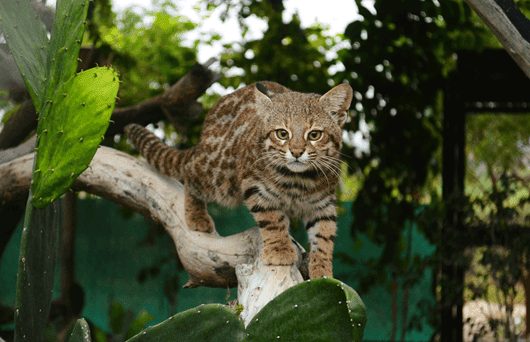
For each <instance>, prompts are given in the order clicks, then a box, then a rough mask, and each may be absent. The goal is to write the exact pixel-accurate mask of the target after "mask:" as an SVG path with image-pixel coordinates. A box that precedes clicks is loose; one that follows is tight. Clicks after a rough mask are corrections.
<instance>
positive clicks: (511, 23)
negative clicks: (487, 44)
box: [465, 0, 530, 78]
mask: <svg viewBox="0 0 530 342" xmlns="http://www.w3.org/2000/svg"><path fill="white" fill-rule="evenodd" d="M465 1H466V2H467V4H468V5H469V7H471V8H472V9H473V10H474V11H475V12H476V13H477V15H478V16H479V17H480V18H481V19H482V21H483V22H484V24H486V26H487V27H488V28H489V29H490V30H491V32H493V34H494V35H495V36H496V37H497V39H498V40H499V42H500V43H501V44H502V46H503V47H504V49H505V50H506V51H507V52H508V53H509V54H510V56H511V57H512V58H513V60H514V61H515V62H516V63H517V65H519V67H520V68H521V69H522V70H523V72H524V73H525V74H526V76H527V77H529V78H530V42H529V41H528V39H529V37H530V21H529V20H528V19H527V18H526V17H525V16H524V15H523V14H522V13H521V11H520V10H519V9H518V8H517V7H516V6H515V3H514V2H513V1H512V0H503V1H498V0H497V1H495V0H465Z"/></svg>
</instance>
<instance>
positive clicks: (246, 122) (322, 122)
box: [125, 81, 353, 278]
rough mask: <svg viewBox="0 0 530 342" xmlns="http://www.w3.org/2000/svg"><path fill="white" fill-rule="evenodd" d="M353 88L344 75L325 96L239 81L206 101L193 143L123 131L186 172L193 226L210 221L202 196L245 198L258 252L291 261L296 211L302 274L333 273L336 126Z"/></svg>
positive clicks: (153, 158) (169, 169)
mask: <svg viewBox="0 0 530 342" xmlns="http://www.w3.org/2000/svg"><path fill="white" fill-rule="evenodd" d="M352 95H353V92H352V89H351V87H350V86H349V85H347V84H341V85H338V86H336V87H334V88H333V89H331V90H330V91H328V92H327V93H326V94H325V95H323V96H321V95H317V94H304V93H300V92H295V91H291V90H289V89H287V88H285V87H283V86H282V85H280V84H277V83H274V82H267V81H263V82H259V83H256V84H252V85H249V86H246V87H244V88H241V89H239V90H237V91H235V92H234V93H232V94H229V95H226V96H224V97H222V98H221V99H220V100H219V101H218V102H217V103H216V104H215V105H214V106H213V107H212V108H211V109H210V111H209V112H208V114H207V116H206V119H205V121H204V124H203V129H202V133H201V136H200V140H199V143H198V144H197V145H196V146H194V147H192V148H190V149H188V150H185V151H179V150H177V149H174V148H171V147H169V146H167V145H165V144H164V143H163V142H162V141H161V140H160V139H159V138H157V137H156V136H155V135H154V134H153V133H151V132H150V131H148V130H147V129H145V128H143V127H142V126H139V125H136V124H130V125H128V126H126V127H125V132H126V134H127V137H128V138H129V139H130V140H131V141H132V143H133V144H134V146H135V147H136V149H137V150H138V151H139V152H140V153H141V154H142V156H144V157H145V159H147V161H148V162H149V163H150V164H151V165H152V166H153V167H154V168H155V169H156V170H158V171H159V172H161V173H164V174H166V175H168V176H171V177H175V178H177V179H179V180H182V181H183V183H184V186H185V212H186V222H187V224H188V226H189V227H190V228H191V229H193V230H198V231H202V232H209V233H212V232H214V231H215V227H214V223H213V221H212V219H211V218H210V216H209V215H208V212H207V210H206V203H208V202H217V203H219V204H221V205H224V206H227V207H235V206H237V205H238V204H239V203H241V202H244V203H245V205H246V206H247V207H248V208H249V210H250V212H251V213H252V215H253V216H254V219H255V220H256V222H257V224H258V226H259V228H260V232H261V235H262V237H263V242H264V246H263V250H262V254H261V257H262V259H263V260H264V262H265V263H266V264H268V265H291V264H293V263H294V262H295V261H296V257H297V254H296V252H295V249H294V247H293V245H292V243H291V241H290V237H289V218H290V217H296V218H298V219H300V220H301V221H302V222H303V223H304V225H305V228H306V229H307V233H308V238H309V242H310V245H311V251H310V254H309V255H310V263H309V277H310V278H318V277H322V276H327V277H332V276H333V271H332V252H333V244H334V239H335V233H336V230H337V225H336V221H337V212H336V211H337V210H336V198H335V190H336V187H337V184H338V181H339V169H340V159H339V155H340V150H341V148H342V126H343V125H344V123H345V122H346V119H347V115H348V109H349V107H350V103H351V100H352Z"/></svg>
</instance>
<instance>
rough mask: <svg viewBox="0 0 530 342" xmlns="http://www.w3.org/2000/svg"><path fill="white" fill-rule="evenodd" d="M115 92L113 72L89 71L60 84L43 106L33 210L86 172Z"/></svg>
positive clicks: (57, 194)
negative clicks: (51, 97)
mask: <svg viewBox="0 0 530 342" xmlns="http://www.w3.org/2000/svg"><path fill="white" fill-rule="evenodd" d="M118 87H119V84H118V75H117V74H116V72H115V71H114V70H113V69H111V68H93V69H90V70H87V71H84V72H82V73H79V74H78V75H76V76H73V77H72V78H70V79H69V80H68V81H67V82H66V83H64V84H62V85H61V86H60V87H59V89H58V91H57V92H56V93H55V96H54V97H53V100H50V101H51V103H50V102H48V103H47V105H48V106H49V107H45V112H43V113H42V114H43V117H42V118H41V119H40V120H39V126H38V128H37V148H38V151H37V158H36V163H35V171H34V175H33V184H32V188H31V190H32V193H33V196H32V203H33V205H34V206H35V207H36V208H43V207H45V206H46V205H48V204H49V203H51V202H52V201H53V200H54V199H56V198H57V197H59V196H61V195H62V194H64V193H65V192H66V191H67V190H68V188H69V187H70V186H71V185H72V183H73V182H74V181H75V179H76V178H77V177H78V176H79V175H80V174H81V173H82V172H83V171H84V170H85V169H86V168H87V167H88V164H89V163H90V161H91V160H92V158H93V157H94V154H95V153H96V150H97V147H98V146H99V143H100V142H101V140H102V137H103V135H104V134H105V132H106V130H107V128H108V126H109V120H110V116H111V114H112V111H113V110H114V104H115V101H116V94H117V93H118ZM48 108H49V111H46V109H48Z"/></svg>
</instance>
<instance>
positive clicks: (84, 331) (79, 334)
mask: <svg viewBox="0 0 530 342" xmlns="http://www.w3.org/2000/svg"><path fill="white" fill-rule="evenodd" d="M90 341H91V339H90V329H89V327H88V323H87V322H86V321H85V319H84V318H80V319H78V320H77V322H75V325H74V328H73V329H72V334H71V335H70V337H69V338H68V342H90Z"/></svg>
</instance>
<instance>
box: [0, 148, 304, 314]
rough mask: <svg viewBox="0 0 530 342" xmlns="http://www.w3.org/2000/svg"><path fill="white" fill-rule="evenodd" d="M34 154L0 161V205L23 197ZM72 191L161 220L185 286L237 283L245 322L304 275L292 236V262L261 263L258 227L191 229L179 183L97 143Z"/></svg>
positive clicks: (301, 257) (300, 252) (299, 249)
mask: <svg viewBox="0 0 530 342" xmlns="http://www.w3.org/2000/svg"><path fill="white" fill-rule="evenodd" d="M33 158H34V154H33V153H31V154H28V155H25V156H22V157H20V158H18V159H15V160H12V161H10V162H8V163H4V164H1V165H0V209H1V208H2V207H4V206H8V205H12V204H13V203H16V202H22V201H24V200H25V199H26V198H27V196H28V191H29V185H30V181H31V172H32V167H33ZM72 189H73V190H74V191H86V192H89V193H92V194H96V195H99V196H101V197H104V198H106V199H108V200H111V201H113V202H116V203H118V204H120V205H122V206H124V207H128V208H131V209H133V210H134V211H136V212H138V213H140V214H142V215H144V216H146V217H148V218H150V219H152V220H154V221H155V222H157V223H160V224H162V225H163V226H164V228H165V230H166V231H167V233H168V234H169V235H170V237H171V238H172V240H173V242H174V243H175V247H176V249H177V252H178V255H179V258H180V261H181V263H182V265H183V266H184V268H185V270H186V272H187V273H188V275H189V277H190V279H189V281H188V283H187V284H186V285H185V287H188V288H193V287H197V286H208V287H222V288H226V287H231V286H235V285H236V284H238V283H239V291H238V295H239V301H240V303H241V304H242V305H243V306H244V308H245V311H244V312H243V314H242V317H244V320H245V322H246V323H247V324H248V322H249V321H250V319H251V318H252V317H253V316H254V314H255V313H257V312H258V311H259V309H261V308H262V307H263V306H264V305H265V304H266V303H267V302H269V301H270V300H272V299H273V298H274V297H276V295H278V294H279V293H281V292H283V291H284V290H286V289H287V288H289V287H291V286H292V285H295V284H297V283H299V282H301V281H302V280H303V278H302V275H301V272H300V270H301V271H302V273H303V274H305V275H306V277H307V264H308V254H307V253H306V251H305V249H304V248H303V247H302V246H300V245H299V244H298V243H297V242H296V241H295V240H294V239H292V241H293V244H294V246H295V248H296V250H297V252H298V261H297V263H296V265H292V266H266V265H264V262H263V260H262V259H261V256H260V255H261V253H260V251H261V246H262V241H261V235H260V233H259V228H251V229H248V230H245V231H243V232H242V233H239V234H235V235H231V236H227V237H221V236H219V235H217V234H207V233H203V232H198V231H192V230H190V229H189V228H188V226H187V224H186V220H185V216H184V215H185V214H184V187H183V186H182V184H180V183H179V182H178V181H176V180H174V179H171V178H168V177H166V176H163V175H160V174H158V173H157V172H156V171H155V170H154V169H152V168H151V167H150V166H149V165H148V164H147V163H146V162H145V161H143V160H140V159H138V158H135V157H133V156H130V155H128V154H126V153H124V152H121V151H118V150H115V149H111V148H108V147H100V148H99V149H98V151H97V153H96V155H95V156H94V159H93V160H92V162H91V163H90V167H89V168H88V169H87V170H85V172H83V173H82V174H81V175H80V176H79V178H78V179H77V180H76V182H75V183H74V184H73V186H72ZM123 229H126V228H125V227H124V228H123ZM236 268H237V271H236ZM236 273H237V275H236Z"/></svg>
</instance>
